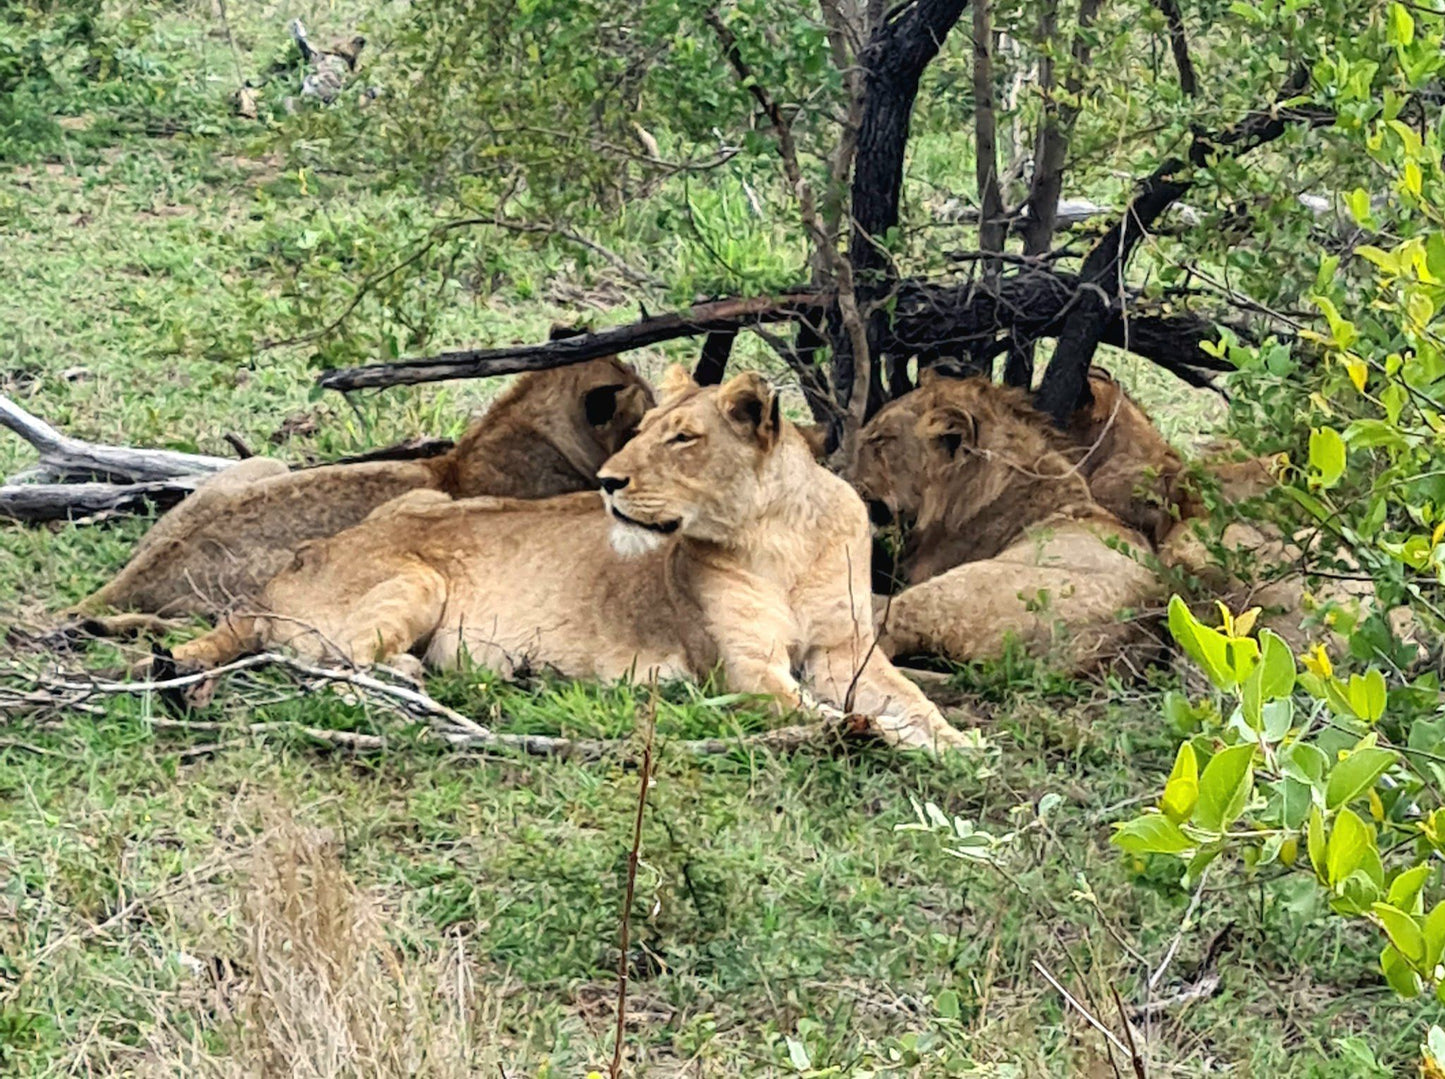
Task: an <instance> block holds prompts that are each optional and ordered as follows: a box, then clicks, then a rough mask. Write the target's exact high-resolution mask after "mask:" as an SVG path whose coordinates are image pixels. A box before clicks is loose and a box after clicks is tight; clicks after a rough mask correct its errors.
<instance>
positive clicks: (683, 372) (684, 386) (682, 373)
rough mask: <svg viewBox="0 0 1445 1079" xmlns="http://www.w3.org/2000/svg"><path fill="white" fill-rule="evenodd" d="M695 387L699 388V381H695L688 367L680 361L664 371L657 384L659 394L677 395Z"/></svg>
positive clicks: (666, 395)
mask: <svg viewBox="0 0 1445 1079" xmlns="http://www.w3.org/2000/svg"><path fill="white" fill-rule="evenodd" d="M695 389H697V383H696V382H694V381H693V379H692V375H691V374H690V373H689V372H688V369H687V368H686V367H684V366H683V365H682V364H680V363H675V364H673V365H671V366H670V367H669V368H668V369H667V370H666V371H664V372H663V373H662V381H661V382H659V383H658V384H657V396H658V397H676V396H677V395H678V394H682V393H686V392H687V391H688V390H695Z"/></svg>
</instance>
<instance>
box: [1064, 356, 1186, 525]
mask: <svg viewBox="0 0 1445 1079" xmlns="http://www.w3.org/2000/svg"><path fill="white" fill-rule="evenodd" d="M1089 391H1090V395H1091V397H1092V401H1091V402H1090V404H1089V405H1088V407H1086V408H1081V409H1079V411H1077V412H1076V413H1074V415H1073V416H1072V417H1071V418H1070V420H1069V423H1068V426H1067V427H1066V428H1065V435H1066V436H1067V438H1068V439H1069V440H1070V441H1071V442H1072V443H1073V446H1072V448H1070V449H1068V450H1066V451H1065V455H1066V456H1067V457H1068V458H1069V459H1070V460H1071V461H1072V462H1073V463H1074V464H1076V465H1077V466H1078V469H1079V471H1080V472H1081V473H1082V474H1083V476H1084V478H1085V479H1086V480H1087V481H1088V483H1089V493H1090V494H1091V495H1093V497H1094V500H1095V501H1096V502H1098V503H1099V505H1100V506H1102V507H1103V508H1104V509H1106V510H1108V511H1109V512H1110V513H1112V514H1113V515H1114V516H1115V517H1117V518H1119V520H1121V521H1123V522H1124V523H1125V524H1126V525H1128V526H1129V527H1130V528H1132V529H1134V530H1135V531H1136V532H1139V533H1140V534H1142V535H1143V536H1144V537H1145V538H1147V539H1148V540H1149V542H1150V543H1151V544H1152V545H1153V546H1155V547H1158V545H1159V544H1160V543H1161V542H1163V540H1164V537H1165V536H1166V535H1167V534H1168V533H1169V531H1170V529H1172V528H1173V527H1174V525H1175V523H1176V521H1177V520H1178V510H1177V506H1176V502H1177V499H1178V493H1177V492H1176V490H1175V488H1176V485H1177V484H1178V481H1179V476H1180V473H1181V471H1182V469H1183V467H1184V462H1183V460H1182V459H1181V458H1180V456H1179V454H1178V452H1177V451H1176V450H1175V449H1174V447H1173V446H1171V445H1170V444H1169V442H1168V440H1167V439H1165V437H1164V436H1163V435H1162V434H1160V432H1159V429H1158V428H1157V427H1156V426H1154V421H1153V420H1151V419H1150V418H1149V415H1148V413H1146V412H1145V411H1144V410H1143V409H1142V408H1140V407H1139V405H1138V404H1137V403H1136V402H1135V401H1134V400H1133V398H1131V397H1130V396H1129V395H1128V394H1127V393H1125V392H1124V388H1123V387H1122V386H1120V385H1119V384H1118V383H1117V382H1115V381H1114V379H1113V378H1112V377H1110V376H1109V374H1108V373H1107V372H1105V371H1102V370H1099V369H1098V368H1095V369H1094V370H1092V371H1090V372H1089Z"/></svg>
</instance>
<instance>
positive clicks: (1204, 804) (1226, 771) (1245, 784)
mask: <svg viewBox="0 0 1445 1079" xmlns="http://www.w3.org/2000/svg"><path fill="white" fill-rule="evenodd" d="M1253 760H1254V745H1253V744H1252V743H1249V744H1245V745H1242V746H1230V747H1229V748H1228V749H1221V750H1220V751H1219V752H1218V753H1216V754H1215V755H1214V756H1213V757H1211V758H1209V763H1208V764H1206V765H1205V766H1204V774H1203V775H1201V776H1200V777H1199V802H1198V804H1197V805H1196V806H1195V807H1194V823H1195V824H1196V825H1197V826H1198V827H1200V828H1203V829H1204V830H1205V831H1207V832H1222V831H1223V830H1224V829H1226V828H1228V827H1229V826H1230V825H1231V824H1233V823H1234V822H1235V820H1236V819H1237V818H1238V817H1239V815H1240V813H1242V812H1244V806H1245V803H1246V802H1247V801H1248V800H1249V794H1250V791H1252V790H1253V789H1254V768H1253V767H1252V762H1253Z"/></svg>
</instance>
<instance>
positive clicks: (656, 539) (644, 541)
mask: <svg viewBox="0 0 1445 1079" xmlns="http://www.w3.org/2000/svg"><path fill="white" fill-rule="evenodd" d="M607 538H608V539H609V540H611V542H612V549H613V550H614V551H616V552H617V553H618V554H620V555H621V556H622V557H623V558H641V557H642V556H643V555H645V554H650V553H651V552H653V551H655V550H657V549H658V548H659V547H661V546H662V543H663V538H662V536H660V535H658V534H657V533H656V532H653V531H651V530H650V529H646V528H638V527H637V526H636V525H630V524H626V523H624V522H622V521H613V522H612V531H611V533H610V534H609V535H608V537H607Z"/></svg>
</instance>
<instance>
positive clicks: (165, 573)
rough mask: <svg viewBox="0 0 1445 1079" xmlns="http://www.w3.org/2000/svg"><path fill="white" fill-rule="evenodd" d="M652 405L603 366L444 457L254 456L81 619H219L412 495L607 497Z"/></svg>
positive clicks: (472, 432) (563, 382)
mask: <svg viewBox="0 0 1445 1079" xmlns="http://www.w3.org/2000/svg"><path fill="white" fill-rule="evenodd" d="M652 402H653V399H652V391H651V390H650V389H649V388H648V386H647V384H646V383H645V382H644V381H643V380H642V379H641V378H639V377H638V376H637V374H636V373H635V372H634V371H633V370H632V369H631V368H630V367H628V366H627V365H626V364H623V363H621V362H620V361H618V360H616V359H614V358H605V359H600V360H592V361H590V362H587V363H581V364H574V365H571V366H568V367H561V368H557V369H555V370H552V371H542V372H537V373H535V374H527V375H523V376H521V377H520V378H518V379H517V380H516V382H514V383H513V385H512V386H511V387H510V388H509V389H508V390H507V391H506V392H505V393H504V394H502V395H501V396H500V397H499V398H497V400H496V401H495V402H494V403H493V404H492V405H491V407H490V408H489V409H488V410H487V412H486V415H485V416H483V417H482V418H481V419H480V420H478V421H477V422H476V423H474V424H473V425H472V426H471V427H470V428H469V429H468V430H467V432H466V434H464V435H463V436H462V438H461V440H460V441H459V442H458V443H457V445H456V446H455V448H453V449H452V450H451V451H449V452H448V453H445V454H442V455H441V456H439V457H433V458H429V459H425V460H417V461H374V462H367V463H364V464H349V465H328V466H325V467H322V468H312V469H305V470H302V471H298V472H291V471H288V470H287V468H286V466H285V465H284V464H282V463H281V462H280V461H275V460H271V459H269V458H251V459H249V460H247V461H243V462H241V463H239V464H237V465H235V466H233V467H231V468H229V469H227V470H226V471H224V472H221V473H219V474H218V475H216V476H215V477H213V478H212V479H210V480H208V481H207V482H206V483H205V484H203V485H202V486H201V487H200V488H199V489H198V490H197V491H196V493H195V494H193V495H191V496H190V497H189V498H187V499H186V500H185V501H184V502H182V503H181V504H180V505H179V506H177V507H176V508H175V509H173V510H171V511H170V512H169V513H168V514H166V515H165V516H164V517H162V518H161V519H160V520H159V521H157V522H156V524H155V525H154V526H153V527H152V528H151V530H150V531H149V532H147V533H146V535H145V536H144V537H143V538H142V539H141V541H140V544H139V545H138V546H137V548H136V551H135V553H134V554H133V555H132V557H131V560H130V562H129V563H127V565H126V566H125V568H124V569H122V570H121V572H120V573H119V574H117V576H116V577H115V578H114V579H112V580H111V581H110V583H108V584H106V585H105V586H104V587H102V588H101V589H100V590H99V591H97V592H95V593H94V594H92V595H91V596H89V597H87V598H86V599H84V600H82V601H81V602H80V603H79V604H78V605H77V606H76V607H75V608H73V610H72V611H71V612H70V613H72V614H78V615H82V616H84V615H94V614H97V613H99V612H101V611H104V610H105V609H106V608H117V609H122V610H129V611H134V612H144V613H150V614H154V615H168V616H174V615H194V614H199V615H207V616H215V615H216V614H219V613H220V612H222V611H225V610H228V609H231V608H233V607H236V606H243V605H245V604H246V603H247V602H248V601H249V600H250V599H251V598H252V597H253V596H254V595H255V594H256V593H257V592H258V591H259V590H260V588H261V586H262V585H264V584H265V583H266V581H268V580H270V579H271V577H273V576H274V575H275V574H277V573H279V572H280V571H281V570H283V569H285V568H286V567H287V566H289V565H290V564H291V562H292V560H293V558H294V556H295V552H296V550H297V548H298V547H299V546H300V545H301V544H303V543H305V542H307V541H309V540H314V539H320V538H323V537H326V536H333V535H335V534H336V533H338V532H340V531H342V530H343V529H347V528H350V527H352V526H353V525H356V524H359V523H360V522H361V521H362V519H363V518H365V517H366V515H367V514H368V513H370V512H371V511H372V510H373V509H375V508H376V507H378V506H380V505H381V504H383V503H384V502H387V501H388V500H390V499H393V498H396V497H397V496H398V495H402V494H405V493H406V492H408V491H413V490H430V491H436V492H440V493H441V494H443V495H447V496H452V497H458V498H461V497H468V496H473V495H498V496H505V497H512V498H542V497H546V496H549V495H557V494H565V493H567V492H571V491H583V490H588V489H590V488H595V487H596V486H597V469H598V467H599V466H600V465H601V464H602V462H603V461H605V460H606V459H607V458H608V457H609V456H611V455H612V454H613V453H615V452H616V451H617V450H618V449H620V448H621V447H622V445H623V444H624V443H625V442H626V441H627V439H628V438H630V437H631V435H632V433H633V432H634V431H635V430H636V428H637V424H638V423H639V422H640V421H641V419H642V415H643V413H644V412H645V411H646V410H647V409H648V408H649V407H650V406H651V405H652ZM100 621H101V622H102V623H103V622H104V620H100Z"/></svg>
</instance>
